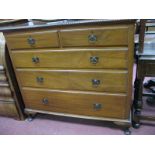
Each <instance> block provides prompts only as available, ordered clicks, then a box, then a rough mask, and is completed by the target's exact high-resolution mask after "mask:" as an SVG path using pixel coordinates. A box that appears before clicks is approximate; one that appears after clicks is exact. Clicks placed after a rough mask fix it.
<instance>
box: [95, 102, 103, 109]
mask: <svg viewBox="0 0 155 155" xmlns="http://www.w3.org/2000/svg"><path fill="white" fill-rule="evenodd" d="M93 108H94V110H100V109H102V104H100V103H94V104H93Z"/></svg>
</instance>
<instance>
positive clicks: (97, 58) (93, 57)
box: [90, 56, 99, 64]
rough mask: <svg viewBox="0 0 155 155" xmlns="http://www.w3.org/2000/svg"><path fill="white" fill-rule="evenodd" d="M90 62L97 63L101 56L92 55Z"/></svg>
mask: <svg viewBox="0 0 155 155" xmlns="http://www.w3.org/2000/svg"><path fill="white" fill-rule="evenodd" d="M90 62H91V63H92V64H97V63H98V62H99V57H97V56H92V57H90Z"/></svg>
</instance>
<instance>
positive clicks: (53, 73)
mask: <svg viewBox="0 0 155 155" xmlns="http://www.w3.org/2000/svg"><path fill="white" fill-rule="evenodd" d="M17 73H18V77H19V79H20V83H21V85H22V86H23V87H38V88H50V89H63V90H84V91H102V92H122V93H124V92H126V90H127V71H119V70H116V71H113V70H108V71H107V70H35V69H32V70H26V69H17Z"/></svg>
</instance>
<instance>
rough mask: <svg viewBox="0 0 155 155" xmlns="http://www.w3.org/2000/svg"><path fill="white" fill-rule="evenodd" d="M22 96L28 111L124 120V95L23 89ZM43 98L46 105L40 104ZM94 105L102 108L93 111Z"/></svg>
mask: <svg viewBox="0 0 155 155" xmlns="http://www.w3.org/2000/svg"><path fill="white" fill-rule="evenodd" d="M23 94H24V101H25V105H26V108H30V109H36V110H45V111H52V112H62V113H70V114H79V115H86V116H100V117H110V118H122V119H123V118H124V104H125V102H126V96H125V95H119V94H104V93H91V92H75V91H54V90H44V89H30V88H23ZM44 98H47V99H48V104H43V103H42V100H43V99H44ZM95 103H100V104H101V105H102V108H101V109H100V110H95V109H94V108H93V104H95Z"/></svg>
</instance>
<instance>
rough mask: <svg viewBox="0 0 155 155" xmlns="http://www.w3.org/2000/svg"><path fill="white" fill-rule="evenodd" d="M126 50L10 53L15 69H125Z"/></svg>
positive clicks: (40, 50)
mask: <svg viewBox="0 0 155 155" xmlns="http://www.w3.org/2000/svg"><path fill="white" fill-rule="evenodd" d="M127 52H128V49H127V48H104V49H63V50H42V49H38V50H27V51H25V50H20V51H12V53H11V55H12V59H13V62H14V64H15V67H36V68H39V67H46V68H47V67H50V68H77V69H78V68H86V69H87V68H114V69H115V68H117V69H125V68H127Z"/></svg>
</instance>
